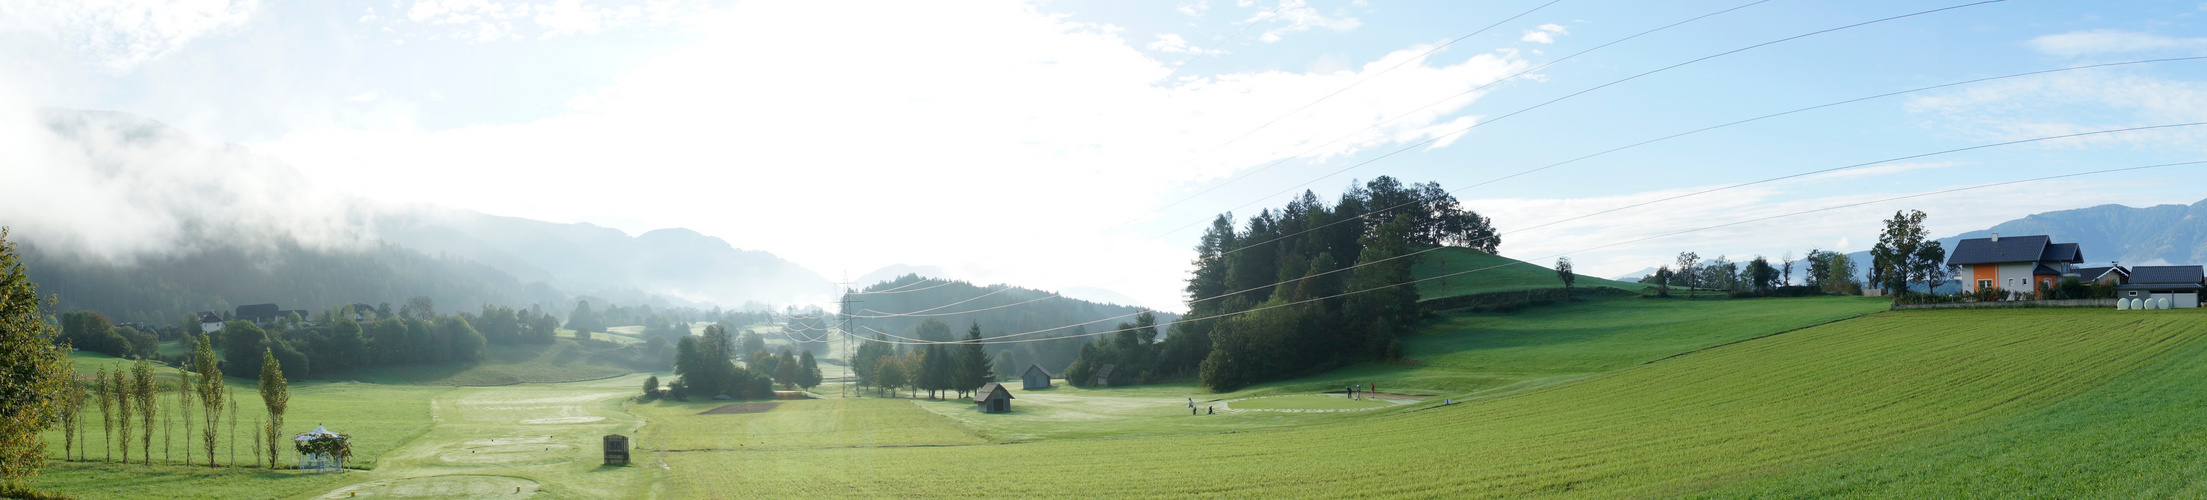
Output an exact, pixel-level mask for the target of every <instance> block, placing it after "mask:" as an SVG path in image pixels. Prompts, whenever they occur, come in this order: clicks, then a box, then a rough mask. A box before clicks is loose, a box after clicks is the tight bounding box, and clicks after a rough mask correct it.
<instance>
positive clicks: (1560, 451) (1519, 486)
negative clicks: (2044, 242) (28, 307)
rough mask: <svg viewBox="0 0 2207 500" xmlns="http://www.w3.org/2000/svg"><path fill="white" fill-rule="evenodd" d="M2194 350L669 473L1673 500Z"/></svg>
mask: <svg viewBox="0 0 2207 500" xmlns="http://www.w3.org/2000/svg"><path fill="white" fill-rule="evenodd" d="M2203 335H2207V315H2200V314H2181V315H2180V314H2166V315H2128V316H2125V315H2120V314H2118V313H2116V312H2115V311H2097V310H2080V311H2051V312H2048V311H2029V310H2004V311H1911V312H1903V313H1887V314H1878V315H1873V316H1869V317H1863V318H1858V319H1854V320H1850V321H1844V322H1838V323H1832V324H1827V325H1822V326H1815V327H1810V328H1806V329H1801V330H1798V331H1792V332H1788V333H1784V334H1781V335H1773V336H1768V337H1764V338H1758V339H1755V340H1751V341H1746V342H1738V343H1732V344H1729V345H1719V346H1716V347H1712V348H1708V349H1704V350H1699V351H1695V352H1692V353H1691V354H1687V355H1683V356H1678V357H1674V358H1670V359H1664V360H1662V361H1660V362H1655V363H1647V364H1644V365H1637V366H1630V367H1627V368H1624V369H1621V370H1617V371H1615V372H1611V373H1606V374H1600V375H1593V376H1587V377H1583V378H1581V379H1580V380H1578V381H1577V382H1574V383H1568V384H1555V385H1551V386H1547V387H1543V388H1539V389H1534V390H1528V391H1524V392H1521V393H1518V394H1513V395H1510V396H1506V397H1497V398H1491V399H1485V400H1480V401H1474V402H1471V403H1468V404H1457V405H1453V406H1445V407H1443V406H1436V405H1434V404H1432V403H1427V404H1422V405H1415V406H1416V408H1417V409H1418V411H1410V412H1391V413H1389V414H1385V415H1383V416H1378V417H1375V418H1366V419H1353V420H1348V421H1344V422H1341V423H1339V424H1336V425H1318V426H1308V427H1302V428H1292V429H1281V430H1266V431H1254V432H1242V431H1230V432H1223V433H1217V434H1203V435H1179V436H1164V437H1152V438H1136V439H1062V440H1041V441H1034V442H1019V443H1017V444H995V445H963V446H960V445H950V446H924V447H913V446H905V447H869V448H855V449H854V448H847V447H843V446H835V447H822V446H810V445H806V444H804V443H801V442H789V443H786V444H785V443H783V442H780V441H779V440H777V439H776V438H775V437H774V436H776V435H777V434H778V433H773V432H765V433H759V434H757V435H758V436H759V437H760V438H761V439H760V441H759V442H758V446H763V447H770V448H774V449H776V451H777V452H776V453H771V454H754V453H737V452H698V453H677V454H667V455H666V457H665V460H667V462H668V464H669V465H670V466H671V467H672V469H671V470H672V471H673V479H674V485H673V488H674V489H673V491H674V492H675V493H676V494H677V495H693V496H694V495H709V494H711V493H710V492H715V491H732V490H734V489H739V488H740V489H742V490H743V491H746V492H747V493H751V494H759V495H768V496H775V495H791V496H808V495H824V494H832V495H846V496H950V495H956V496H964V495H966V494H967V493H969V490H970V484H971V483H970V480H969V479H970V478H971V477H972V475H973V474H974V473H975V472H976V471H988V477H989V478H990V479H991V480H990V482H989V484H990V485H991V487H992V488H993V489H992V490H991V492H990V493H991V494H995V495H1022V496H1023V495H1035V496H1063V495H1083V494H1098V493H1103V492H1109V494H1110V495H1115V496H1158V495H1215V494H1228V493H1229V492H1230V494H1232V495H1236V496H1260V497H1287V496H1292V497H1314V496H1315V497H1346V496H1436V495H1438V496H1589V495H1592V496H1665V495H1677V494H1684V493H1691V492H1695V491H1700V490H1704V489H1707V488H1711V487H1717V486H1722V485H1726V484H1729V483H1734V482H1740V481H1749V480H1755V479H1760V478H1765V477H1775V475H1778V474H1795V473H1799V472H1801V471H1802V470H1803V469H1810V468H1813V467H1815V466H1817V465H1819V464H1823V463H1828V462H1830V461H1832V460H1834V459H1839V458H1844V457H1850V456H1858V455H1859V454H1863V453H1870V452H1874V451H1878V450H1889V449H1894V448H1893V447H1896V446H1906V445H1909V444H1912V443H1917V442H1920V441H1923V440H1929V439H1935V438H1937V437H1941V436H1949V435H1952V433H1954V432H1957V431H1958V430H1960V429H1967V428H1970V427H1972V426H1979V425H1985V424H1986V423H1988V422H1998V421H2001V420H2002V419H2010V418H2017V417H2018V416H2022V415H2027V414H2030V413H2031V412H2039V411H2046V410H2047V409H2048V408H2049V407H2050V406H2053V405H2056V404H2058V403H2061V402H2064V401H2068V400H2071V398H2074V397H2076V396H2078V395H2080V394H2084V393H2087V392H2088V391H2093V390H2095V389H2097V388H2099V387H2101V386H2102V385H2105V384H2107V383H2109V382H2110V381H2114V380H2118V379H2120V378H2122V377H2124V376H2125V375H2127V374H2131V373H2132V372H2133V371H2136V370H2138V369H2140V368H2142V367H2148V366H2155V365H2156V363H2157V362H2159V361H2161V360H2162V359H2163V357H2164V356H2165V355H2168V354H2169V353H2172V352H2180V351H2181V350H2183V349H2185V348H2187V347H2190V346H2196V345H2197V344H2198V341H2199V340H2200V337H2201V336H2203ZM1578 358H1579V357H1577V356H1562V357H1561V359H1562V360H1563V361H1572V362H1571V363H1563V366H1576V365H1577V364H1578V363H1579V361H1577V360H1578ZM1382 388H1383V390H1384V389H1386V387H1385V386H1384V385H1383V386H1382ZM1015 409H1016V407H1015ZM1276 418H1288V417H1287V416H1284V415H1283V416H1278V417H1276ZM1065 457H1080V458H1079V459H1078V460H1067V459H1065ZM849 470H867V471H894V473H887V474H884V473H876V474H841V473H837V472H838V471H849Z"/></svg>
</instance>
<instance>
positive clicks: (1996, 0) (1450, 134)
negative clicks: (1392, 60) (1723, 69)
mask: <svg viewBox="0 0 2207 500" xmlns="http://www.w3.org/2000/svg"><path fill="white" fill-rule="evenodd" d="M2005 1H2007V0H1984V1H1980V2H1973V3H1967V4H1962V5H1955V6H1950V7H1941V8H1937V9H1931V10H1926V11H1920V12H1915V13H1910V14H1902V15H1898V16H1892V17H1886V18H1881V19H1874V20H1870V21H1863V22H1859V23H1854V24H1849V25H1846V26H1840V27H1836V28H1827V29H1823V30H1818V31H1812V32H1808V33H1803V34H1799V35H1794V36H1789V37H1785V38H1780V39H1777V40H1771V41H1768V42H1763V43H1758V44H1754V45H1749V46H1746V47H1741V48H1737V49H1732V50H1728V51H1724V52H1719V53H1716V54H1711V55H1707V56H1702V57H1699V58H1695V59H1692V60H1688V61H1686V62H1681V63H1677V64H1672V65H1670V66H1664V67H1661V68H1656V69H1654V70H1650V71H1647V72H1644V73H1640V74H1636V75H1632V76H1628V77H1625V78H1623V79H1619V80H1615V81H1611V82H1609V83H1604V84H1601V85H1596V86H1594V87H1591V88H1588V89H1585V90H1580V91H1578V92H1572V93H1570V94H1567V95H1564V96H1563V97H1558V98H1555V99H1550V100H1548V101H1546V102H1542V103H1540V104H1535V105H1533V106H1531V107H1527V108H1524V109H1520V110H1517V111H1512V112H1509V113H1507V114H1504V115H1502V116H1497V117H1494V118H1492V119H1488V120H1486V121H1482V122H1478V123H1473V124H1471V125H1470V126H1467V127H1464V128H1460V129H1456V130H1454V131H1450V132H1448V133H1445V134H1439V135H1436V136H1434V137H1433V138H1430V139H1426V140H1423V141H1418V142H1416V143H1413V144H1410V145H1409V146H1405V147H1403V148H1401V149H1397V150H1394V151H1390V152H1387V153H1386V154H1382V155H1379V156H1378V157H1375V158H1371V159H1368V160H1364V161H1361V162H1357V163H1355V164H1353V165H1349V166H1348V167H1344V168H1342V169H1340V170H1335V171H1333V172H1331V173H1328V174H1326V175H1322V176H1319V177H1318V178H1317V179H1311V180H1310V181H1309V182H1304V183H1302V184H1297V185H1295V186H1294V187H1290V188H1287V189H1285V190H1282V191H1280V192H1277V193H1272V194H1270V195H1266V196H1264V197H1262V198H1259V199H1257V200H1254V201H1251V202H1249V203H1244V204H1241V205H1240V206H1236V207H1234V208H1232V209H1229V210H1227V211H1229V212H1231V211H1234V210H1241V209H1243V208H1248V207H1249V206H1250V205H1255V204H1258V203H1263V202H1264V201H1265V200H1270V199H1272V198H1274V197H1277V196H1279V195H1282V194H1286V193H1289V192H1293V191H1295V190H1296V189H1301V188H1303V187H1305V186H1309V185H1311V184H1312V183H1315V182H1318V181H1320V180H1325V179H1327V178H1330V177H1333V176H1336V175H1341V173H1343V172H1348V171H1350V170H1355V169H1356V168H1358V167H1362V166H1365V165H1369V164H1372V163H1374V162H1378V161H1380V160H1384V159H1387V158H1389V157H1392V156H1395V155H1398V154H1402V153H1404V152H1407V151H1410V150H1412V149H1417V148H1420V147H1424V146H1426V145H1429V144H1433V143H1435V142H1439V141H1441V140H1442V139H1447V138H1450V137H1454V136H1457V135H1459V134H1463V133H1465V132H1469V131H1471V129H1474V128H1479V127H1480V126H1483V125H1487V124H1491V123H1494V122H1498V121H1502V120H1505V119H1508V118H1510V117H1513V116H1517V115H1520V114H1524V113H1526V112H1530V111H1533V110H1536V109H1540V108H1543V107H1547V106H1548V105H1550V104H1555V103H1558V102H1562V101H1564V100H1566V99H1570V98H1573V97H1578V96H1580V95H1585V94H1586V93H1589V92H1593V91H1596V90H1601V89H1604V88H1608V87H1610V86H1614V85H1617V84H1621V83H1625V82H1629V81H1633V80H1637V79H1639V78H1641V77H1645V76H1648V75H1653V74H1656V73H1661V72H1665V71H1670V70H1672V69H1677V68H1679V67H1683V66H1686V65H1690V64H1694V63H1699V62H1702V61H1707V60H1710V59H1715V58H1719V57H1724V56H1728V55H1732V54H1737V53H1741V52H1746V51H1749V50H1754V49H1757V48H1762V47H1767V46H1771V45H1776V44H1779V43H1785V42H1789V41H1793V40H1799V39H1802V38H1807V37H1811V36H1816V35H1821V34H1825V33H1831V32H1835V31H1840V30H1846V29H1850V28H1857V27H1862V26H1868V25H1872V24H1877V23H1882V22H1886V21H1893V20H1898V19H1906V18H1910V17H1916V16H1922V15H1928V14H1933V13H1938V12H1945V11H1949V10H1955V9H1961V8H1967V7H1974V6H1979V5H1985V4H1993V3H2000V2H2005ZM1201 224H1202V222H1201V221H1198V222H1195V223H1191V224H1188V225H1185V226H1180V227H1177V228H1173V229H1172V230H1169V231H1165V232H1163V233H1158V234H1157V235H1156V236H1151V237H1149V239H1151V240H1154V239H1157V238H1162V237H1164V236H1165V235H1168V234H1173V233H1177V232H1180V231H1183V230H1186V229H1188V228H1191V227H1195V226H1197V225H1201Z"/></svg>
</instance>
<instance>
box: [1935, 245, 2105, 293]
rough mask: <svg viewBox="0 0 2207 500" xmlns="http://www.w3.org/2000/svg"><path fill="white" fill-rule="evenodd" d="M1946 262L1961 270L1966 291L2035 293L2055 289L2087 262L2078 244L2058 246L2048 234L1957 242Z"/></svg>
mask: <svg viewBox="0 0 2207 500" xmlns="http://www.w3.org/2000/svg"><path fill="white" fill-rule="evenodd" d="M1946 263H1947V264H1949V265H1953V266H1959V267H1961V268H1962V269H1961V273H1959V274H1957V275H1956V276H1955V277H1957V278H1960V279H1961V280H1962V287H1963V289H1965V290H1968V291H1971V292H1975V291H1978V290H1983V289H1988V288H1999V289H2003V290H2008V291H2013V292H2017V293H2032V292H2036V291H2037V290H2038V287H2039V285H2040V284H2045V285H2046V286H2047V287H2052V286H2054V285H2056V284H2058V283H2059V282H2060V281H2061V278H2062V275H2064V274H2069V273H2070V265H2071V264H2081V263H2084V252H2083V251H2082V250H2080V249H2078V248H2077V244H2075V243H2054V241H2053V238H2051V237H2048V236H2045V235H2034V236H2012V237H2007V238H2002V237H2000V233H1993V235H1992V237H1991V238H1974V239H1967V240H1962V241H1959V242H1956V243H1955V245H1954V253H1953V254H1950V255H1949V256H1948V257H1947V260H1946Z"/></svg>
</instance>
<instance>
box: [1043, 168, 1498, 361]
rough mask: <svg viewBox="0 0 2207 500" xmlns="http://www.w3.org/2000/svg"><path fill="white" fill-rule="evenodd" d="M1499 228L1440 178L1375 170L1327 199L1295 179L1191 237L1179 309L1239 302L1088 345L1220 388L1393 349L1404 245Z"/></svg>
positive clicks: (1407, 270) (1405, 302)
mask: <svg viewBox="0 0 2207 500" xmlns="http://www.w3.org/2000/svg"><path fill="white" fill-rule="evenodd" d="M1498 234H1499V233H1498V232H1497V231H1496V230H1495V229H1494V227H1493V223H1492V221H1491V220H1490V219H1488V218H1486V217H1482V216H1480V215H1479V214H1477V213H1476V212H1472V211H1470V210H1467V209H1465V208H1463V206H1462V205H1461V204H1460V203H1458V202H1457V201H1456V199H1455V198H1454V197H1453V196H1450V195H1449V194H1448V191H1447V190H1446V189H1442V188H1441V186H1440V184H1439V183H1430V182H1429V183H1425V184H1414V185H1408V186H1405V185H1403V184H1402V183H1401V182H1400V181H1397V180H1395V179H1394V178H1392V177H1384V176H1382V177H1379V178H1375V179H1372V180H1371V181H1370V182H1367V183H1364V184H1363V185H1361V186H1352V187H1351V188H1350V189H1348V190H1347V191H1346V192H1344V193H1342V195H1341V196H1340V198H1339V199H1338V200H1337V201H1335V202H1334V203H1333V204H1331V205H1328V204H1326V203H1324V202H1322V201H1320V200H1319V199H1318V197H1317V196H1316V195H1315V194H1313V193H1311V192H1309V191H1304V192H1303V194H1302V196H1301V197H1299V198H1297V199H1295V200H1294V201H1291V202H1289V203H1288V204H1287V205H1286V206H1285V207H1282V208H1280V209H1278V210H1272V209H1265V210H1262V211H1259V212H1258V213H1257V215H1256V216H1255V217H1251V218H1249V219H1248V220H1247V221H1245V222H1244V224H1243V225H1242V226H1240V227H1236V225H1235V220H1234V216H1233V214H1231V213H1228V214H1220V215H1219V216H1218V217H1217V218H1215V219H1213V220H1212V222H1211V226H1210V227H1209V228H1208V229H1207V230H1205V232H1204V234H1203V236H1202V238H1201V240H1200V241H1199V243H1198V244H1197V246H1196V252H1197V257H1196V261H1195V262H1194V264H1195V272H1194V273H1193V274H1192V275H1191V276H1190V277H1189V278H1188V285H1187V287H1186V291H1187V293H1188V298H1189V302H1188V310H1189V313H1188V316H1189V317H1194V318H1203V317H1208V316H1214V315H1221V314H1232V313H1243V312H1246V314H1239V315H1234V316H1228V317H1224V318H1218V319H1209V320H1192V321H1181V322H1177V323H1174V324H1173V325H1172V327H1171V328H1170V330H1169V335H1167V336H1166V338H1165V339H1164V340H1162V341H1160V342H1157V343H1156V345H1155V346H1150V345H1147V344H1145V342H1144V341H1143V340H1142V338H1143V335H1142V334H1141V333H1140V332H1141V329H1142V326H1141V325H1139V324H1134V325H1125V326H1124V327H1122V329H1124V328H1125V327H1132V328H1133V329H1135V330H1136V332H1137V333H1136V335H1135V336H1134V338H1132V339H1130V340H1131V341H1132V342H1127V341H1125V340H1122V339H1120V338H1112V339H1110V340H1109V342H1110V344H1111V345H1110V346H1098V347H1097V348H1096V351H1097V356H1098V358H1099V359H1102V358H1104V357H1106V355H1107V354H1113V353H1116V355H1117V357H1118V358H1119V359H1120V360H1123V361H1126V362H1127V363H1126V366H1123V367H1117V368H1114V371H1113V372H1112V378H1114V379H1119V378H1121V377H1125V378H1126V381H1129V382H1134V383H1143V382H1149V381H1156V380H1167V379H1175V378H1185V377H1188V376H1190V375H1194V376H1195V377H1196V378H1197V380H1199V381H1200V382H1201V383H1202V384H1203V385H1204V386H1206V387H1210V388H1212V389H1213V390H1219V391H1227V390H1234V389H1238V388H1241V387H1245V386H1248V385H1250V384H1255V383H1260V382H1264V381H1269V380H1278V379H1282V378H1289V377H1294V376H1300V375H1306V374H1310V373H1317V372H1321V371H1325V370H1330V369H1333V368H1335V367H1339V366H1344V365H1347V364H1350V363H1356V362H1362V361H1367V360H1375V359H1380V360H1384V359H1396V358H1399V357H1400V356H1401V349H1402V347H1401V345H1402V344H1401V341H1400V340H1399V337H1400V336H1401V335H1403V334H1405V333H1407V332H1408V331H1410V330H1411V329H1412V328H1414V327H1415V326H1416V325H1417V323H1418V322H1419V321H1421V320H1422V316H1423V313H1422V311H1421V310H1420V309H1419V306H1418V291H1417V288H1416V287H1415V286H1410V285H1403V284H1404V283H1408V282H1410V281H1411V279H1412V277H1411V269H1412V266H1414V265H1415V264H1416V262H1417V260H1418V259H1417V257H1416V256H1415V255H1413V254H1414V253H1415V252H1416V251H1417V250H1418V249H1423V248H1432V247H1437V246H1444V245H1446V246H1462V247H1468V248H1471V249H1475V250H1479V251H1482V252H1487V253H1493V252H1494V251H1495V249H1496V248H1498V247H1499V246H1500V245H1501V239H1500V238H1499V237H1498ZM1352 266H1353V269H1351V267H1352ZM1344 269H1347V271H1346V272H1336V271H1342V270H1344ZM1344 295H1346V296H1344ZM1099 341H1103V339H1099ZM1115 364H1116V363H1115ZM1119 370H1128V371H1130V373H1127V374H1125V375H1121V374H1120V372H1119ZM1071 382H1074V383H1086V382H1089V381H1084V380H1071ZM1107 382H1114V383H1116V382H1115V381H1107Z"/></svg>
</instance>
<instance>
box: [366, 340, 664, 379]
mask: <svg viewBox="0 0 2207 500" xmlns="http://www.w3.org/2000/svg"><path fill="white" fill-rule="evenodd" d="M594 344H595V345H584V344H581V343H578V342H576V341H575V340H574V339H571V338H561V339H558V340H556V341H554V342H553V343H551V344H515V345H500V344H492V345H488V346H484V357H483V360H482V361H479V362H475V363H457V362H454V363H424V364H414V365H395V366H381V367H373V368H366V369H362V370H360V372H361V373H359V374H358V375H348V378H357V379H359V380H367V381H375V382H383V383H392V384H415V385H454V386H492V385H509V384H523V383H560V382H580V381H587V380H598V379H604V378H609V377H616V376H620V375H625V374H629V373H636V372H641V371H651V370H654V369H665V367H664V366H661V365H659V364H657V363H654V362H647V360H644V359H642V358H641V357H640V355H638V353H637V352H636V351H634V350H631V349H621V348H616V347H610V346H606V345H604V344H603V343H594Z"/></svg>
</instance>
